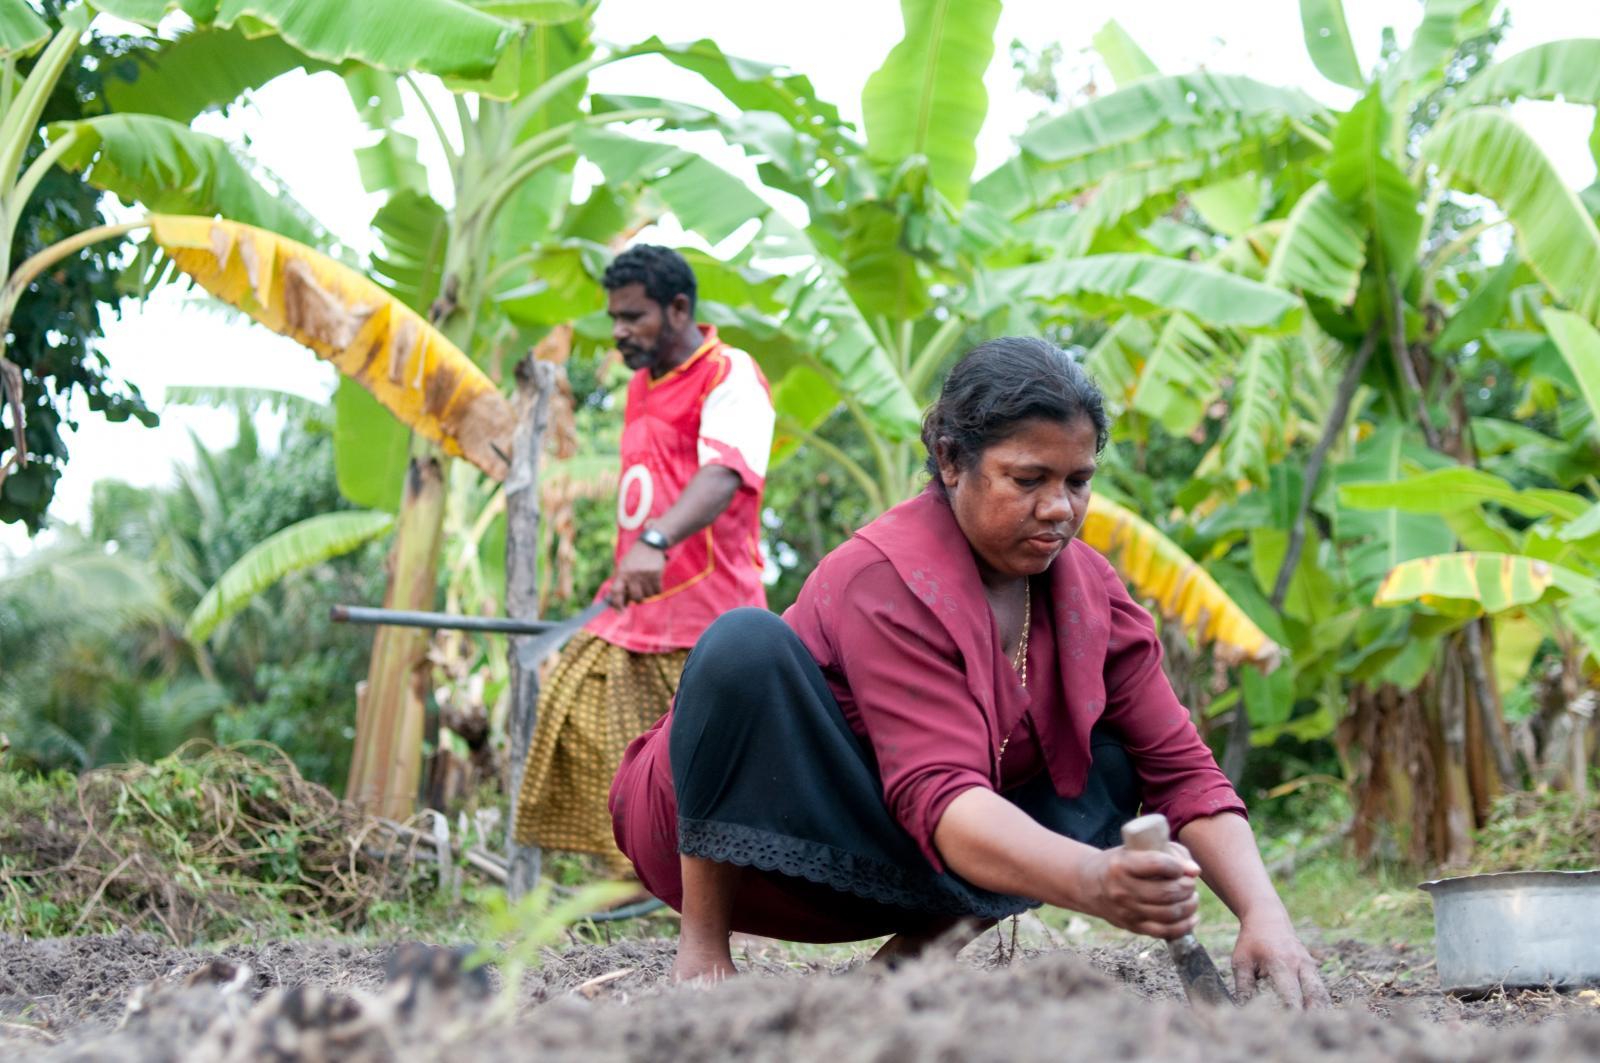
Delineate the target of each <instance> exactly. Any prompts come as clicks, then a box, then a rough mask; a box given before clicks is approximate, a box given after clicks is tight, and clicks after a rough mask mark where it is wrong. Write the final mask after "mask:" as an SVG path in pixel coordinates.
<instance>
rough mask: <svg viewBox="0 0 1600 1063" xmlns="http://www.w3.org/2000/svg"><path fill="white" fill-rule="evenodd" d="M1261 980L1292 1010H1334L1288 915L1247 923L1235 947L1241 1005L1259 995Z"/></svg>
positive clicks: (1235, 976) (1235, 983)
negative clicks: (1264, 980)
mask: <svg viewBox="0 0 1600 1063" xmlns="http://www.w3.org/2000/svg"><path fill="white" fill-rule="evenodd" d="M1262 978H1267V979H1269V980H1270V981H1271V982H1272V988H1273V989H1274V990H1275V991H1276V992H1277V994H1278V997H1279V999H1281V1000H1282V1001H1283V1002H1284V1004H1286V1005H1287V1006H1289V1007H1291V1008H1327V1007H1332V1006H1333V1000H1332V999H1331V998H1330V997H1329V996H1328V987H1327V986H1325V985H1323V984H1322V976H1321V975H1320V974H1318V973H1317V964H1316V961H1315V960H1313V959H1312V958H1311V954H1310V953H1308V952H1307V951H1306V947H1305V946H1304V945H1302V944H1300V939H1299V937H1297V936H1296V935H1295V932H1294V927H1293V926H1291V925H1290V923H1289V917H1288V915H1287V914H1284V915H1282V916H1281V917H1279V916H1277V915H1272V916H1267V917H1261V918H1254V919H1246V920H1245V921H1244V922H1242V923H1241V924H1240V926H1239V940H1238V941H1237V942H1235V943H1234V946H1233V986H1234V990H1235V992H1236V993H1237V994H1238V997H1239V999H1240V1000H1241V1001H1244V1000H1248V999H1250V998H1251V997H1252V996H1254V995H1255V993H1256V988H1257V985H1258V984H1259V981H1260V980H1261V979H1262Z"/></svg>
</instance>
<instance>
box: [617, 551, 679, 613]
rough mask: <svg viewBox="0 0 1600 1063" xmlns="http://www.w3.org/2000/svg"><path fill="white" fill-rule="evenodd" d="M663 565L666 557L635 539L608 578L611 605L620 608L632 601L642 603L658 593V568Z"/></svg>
mask: <svg viewBox="0 0 1600 1063" xmlns="http://www.w3.org/2000/svg"><path fill="white" fill-rule="evenodd" d="M666 567H667V556H666V554H664V553H662V552H661V551H660V550H657V549H656V548H655V547H653V546H647V545H646V544H644V543H641V542H635V543H634V544H633V545H632V546H630V547H628V552H627V553H625V554H623V555H622V560H621V561H619V562H617V571H616V574H615V575H614V576H612V577H611V596H610V598H609V599H608V600H609V601H610V603H611V606H612V608H614V609H621V608H622V607H623V606H625V605H631V604H632V603H634V602H642V601H644V600H645V599H646V598H652V597H654V596H655V595H657V594H660V593H661V571H662V569H664V568H666Z"/></svg>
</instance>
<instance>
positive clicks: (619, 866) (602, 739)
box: [516, 244, 774, 876]
mask: <svg viewBox="0 0 1600 1063" xmlns="http://www.w3.org/2000/svg"><path fill="white" fill-rule="evenodd" d="M601 283H602V284H603V285H604V286H605V289H606V292H607V296H608V299H607V308H606V312H607V313H608V314H610V316H611V321H612V327H611V335H612V338H613V339H614V340H615V341H616V345H617V350H618V351H620V352H621V353H622V360H623V362H624V363H625V364H626V365H627V366H628V368H629V369H632V370H633V371H634V374H633V379H632V380H631V381H630V382H629V384H628V402H627V412H626V413H625V414H624V416H623V431H622V480H621V483H620V484H619V485H618V490H617V547H616V569H615V571H614V572H613V574H612V576H611V578H610V579H609V580H607V581H606V583H605V584H604V585H603V586H602V587H601V588H600V594H599V598H602V599H604V600H606V601H607V602H608V603H609V604H610V606H611V608H609V609H607V610H606V611H605V612H604V613H601V614H600V615H599V616H598V617H596V618H595V619H594V621H593V622H591V623H590V624H589V625H588V627H586V628H585V629H584V630H583V631H581V632H580V633H579V634H578V635H576V636H575V637H574V638H573V640H572V641H571V642H569V643H568V644H567V646H566V647H565V648H564V649H563V650H562V652H561V656H560V658H559V659H558V660H557V661H556V664H555V667H554V670H553V671H552V673H551V676H550V681H549V683H548V685H547V686H546V687H545V689H544V692H543V694H542V695H541V696H540V698H539V715H538V720H537V722H536V723H535V727H534V734H533V740H532V743H531V744H530V746H529V749H528V761H527V768H526V771H525V772H524V773H523V778H522V792H521V794H519V795H518V799H517V822H516V837H517V841H518V842H520V843H522V844H524V845H537V846H540V847H542V848H546V849H560V850H568V851H577V852H588V853H598V854H601V855H602V856H604V857H605V858H606V862H607V865H608V868H609V869H610V870H611V871H613V872H614V873H618V874H623V873H626V874H628V875H630V876H631V874H632V867H631V865H629V863H628V861H627V860H626V859H625V858H624V857H623V856H622V854H621V853H619V852H618V851H617V847H616V842H615V841H614V840H613V838H612V832H611V815H610V813H609V812H608V811H607V809H606V799H607V795H608V794H609V792H610V789H611V778H612V776H613V775H615V774H616V770H617V765H618V764H619V763H621V761H622V753H623V750H624V749H626V748H627V745H628V743H629V742H631V741H633V739H634V738H636V737H638V735H640V734H641V733H643V732H644V731H645V730H646V729H648V728H649V726H650V725H651V724H652V723H654V722H655V721H656V719H657V718H658V717H660V716H661V714H662V713H664V712H666V711H667V707H668V704H669V703H670V701H671V700H672V695H673V693H674V692H675V691H676V690H677V688H678V674H679V673H680V672H681V671H682V670H683V663H684V661H685V660H686V659H687V658H688V656H689V649H690V647H692V646H693V645H694V644H695V640H696V639H698V638H699V637H700V633H701V632H702V631H704V630H705V629H706V628H707V627H708V626H709V625H710V624H711V621H713V620H715V619H716V618H717V617H718V616H720V615H722V614H723V613H725V612H727V611H728V610H729V609H736V608H738V607H739V606H745V605H753V606H760V607H765V606H766V604H767V596H766V590H765V588H764V587H763V586H762V583H761V571H762V561H761V551H760V549H759V546H758V543H759V541H760V517H761V491H762V487H763V485H764V483H765V480H766V474H767V458H768V455H769V452H770V451H771V449H772V428H773V421H774V414H773V409H772V397H771V394H770V393H769V391H768V388H767V382H766V379H765V378H764V377H763V376H762V375H761V370H760V369H759V368H757V366H756V363H755V360H754V359H752V358H751V357H750V355H748V354H746V353H745V352H744V351H741V350H737V349H735V348H733V347H729V346H728V345H727V344H725V343H723V342H722V341H721V340H719V339H717V330H716V329H715V328H714V327H712V326H710V325H699V324H696V323H695V279H694V273H693V271H691V270H690V269H689V264H688V263H687V262H685V261H684V260H683V256H681V255H679V254H678V253H677V252H676V251H673V250H670V249H669V248H665V247H654V246H651V245H648V244H643V245H639V246H637V247H632V248H629V249H628V250H626V251H624V252H623V253H622V254H620V255H618V256H617V257H616V259H615V261H613V262H612V263H611V265H610V266H609V267H607V269H606V272H605V276H604V277H603V278H602V280H601Z"/></svg>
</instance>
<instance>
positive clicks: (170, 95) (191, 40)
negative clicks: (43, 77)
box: [105, 27, 329, 123]
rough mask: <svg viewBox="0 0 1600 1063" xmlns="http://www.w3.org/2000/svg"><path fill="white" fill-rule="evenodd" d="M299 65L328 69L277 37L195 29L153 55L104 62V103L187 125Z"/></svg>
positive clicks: (138, 52)
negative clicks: (108, 62) (195, 118)
mask: <svg viewBox="0 0 1600 1063" xmlns="http://www.w3.org/2000/svg"><path fill="white" fill-rule="evenodd" d="M301 67H304V68H305V69H306V70H307V71H308V72H315V71H318V70H327V69H329V67H328V65H327V64H325V63H319V62H317V61H315V60H313V59H309V58H307V57H306V56H305V55H303V54H301V53H300V52H298V51H296V50H295V49H294V47H293V46H292V45H290V44H289V43H287V42H286V41H285V40H284V39H283V38H282V37H276V36H267V37H249V36H246V35H245V33H244V31H242V30H240V29H239V28H237V27H235V28H233V29H215V28H206V29H197V30H193V31H191V32H189V33H183V34H180V35H178V36H177V37H175V38H173V39H172V40H170V41H163V42H162V43H161V45H160V47H158V48H156V49H155V50H153V51H143V50H138V49H136V50H134V51H131V52H129V53H128V55H127V57H126V58H125V59H123V60H122V61H120V62H116V63H111V64H108V65H107V67H106V74H105V94H106V102H107V103H109V104H110V105H111V110H113V111H116V112H119V113H126V112H130V111H131V112H136V113H138V114H154V115H160V116H161V117H162V118H170V119H172V120H173V121H174V122H183V123H188V122H190V121H192V120H193V119H194V117H195V116H196V115H198V114H200V113H201V112H203V111H207V110H210V109H211V108H213V107H222V106H226V105H227V104H230V103H232V102H233V101H235V100H237V99H238V98H239V97H240V96H241V95H242V94H243V93H244V92H245V91H246V90H247V89H253V88H259V87H260V86H262V85H265V84H266V83H267V82H269V81H271V80H272V79H273V78H275V77H277V76H278V75H280V74H285V73H287V72H289V71H291V70H295V69H299V68H301Z"/></svg>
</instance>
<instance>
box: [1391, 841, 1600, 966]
mask: <svg viewBox="0 0 1600 1063" xmlns="http://www.w3.org/2000/svg"><path fill="white" fill-rule="evenodd" d="M1419 888H1420V889H1423V890H1426V891H1427V892H1428V895H1429V896H1431V897H1432V898H1433V938H1434V948H1435V952H1436V954H1437V956H1438V962H1439V984H1440V985H1441V986H1442V987H1443V988H1444V989H1445V990H1446V991H1447V992H1451V993H1467V994H1470V993H1487V992H1492V991H1493V990H1495V989H1498V988H1500V987H1501V986H1505V987H1531V986H1553V987H1556V988H1574V987H1577V986H1584V985H1600V870H1597V871H1504V872H1500V873H1499V874H1494V875H1468V876H1465V877H1463V878H1445V879H1438V880H1436V881H1433V882H1424V883H1423V884H1422V885H1421V886H1420V887H1419Z"/></svg>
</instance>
